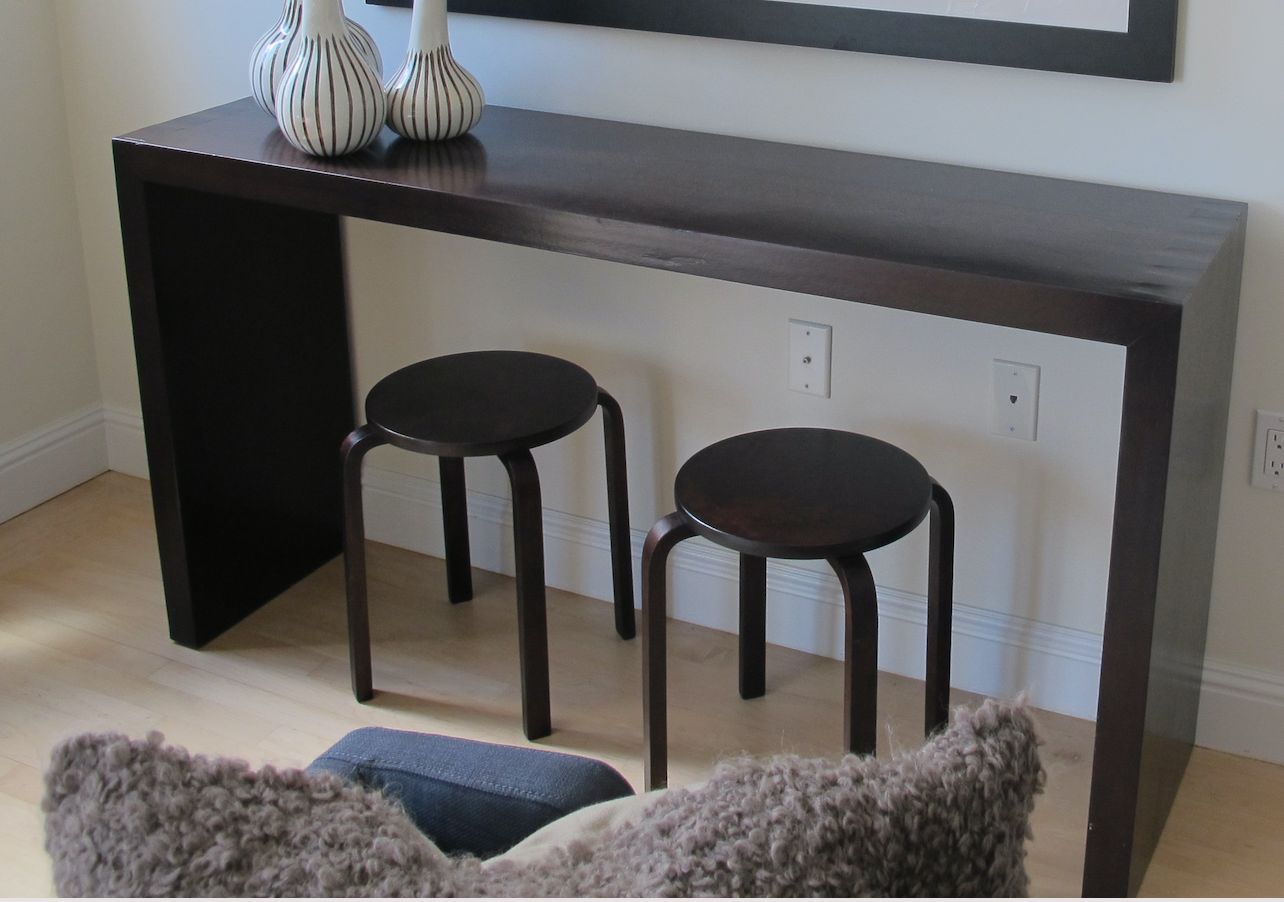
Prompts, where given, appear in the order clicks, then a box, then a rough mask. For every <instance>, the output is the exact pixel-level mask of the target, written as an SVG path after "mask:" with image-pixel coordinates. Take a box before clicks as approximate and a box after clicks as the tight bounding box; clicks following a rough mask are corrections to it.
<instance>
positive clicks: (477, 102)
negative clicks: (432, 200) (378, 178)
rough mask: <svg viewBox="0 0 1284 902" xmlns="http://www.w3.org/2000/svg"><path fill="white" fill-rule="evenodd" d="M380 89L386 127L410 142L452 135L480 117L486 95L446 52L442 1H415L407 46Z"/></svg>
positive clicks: (448, 51) (472, 126)
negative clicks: (383, 94)
mask: <svg viewBox="0 0 1284 902" xmlns="http://www.w3.org/2000/svg"><path fill="white" fill-rule="evenodd" d="M386 91H387V94H388V125H389V127H390V128H391V129H392V130H393V131H394V132H396V133H397V134H399V135H401V136H402V137H403V138H409V139H411V140H412V141H444V140H446V139H447V138H457V137H459V136H460V135H462V134H464V133H465V132H467V131H470V130H471V129H472V128H474V127H475V126H476V125H477V123H478V122H480V121H481V117H482V109H483V108H484V107H485V106H486V95H485V94H483V93H482V89H481V85H480V84H478V83H477V79H475V78H473V76H472V75H471V74H470V73H469V72H468V70H467V69H465V68H464V67H463V66H461V65H459V63H457V62H455V58H454V56H453V55H451V52H450V35H449V33H448V32H447V25H446V0H415V8H414V14H413V15H412V17H411V20H410V47H409V49H408V50H407V51H406V59H405V61H404V62H403V63H402V64H401V68H400V69H398V70H397V73H396V74H395V75H393V76H392V78H391V79H390V80H389V81H388V84H387V86H386Z"/></svg>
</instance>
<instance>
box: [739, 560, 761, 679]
mask: <svg viewBox="0 0 1284 902" xmlns="http://www.w3.org/2000/svg"><path fill="white" fill-rule="evenodd" d="M766 693H767V559H766V558H765V557H758V556H756V555H752V554H741V555H740V697H741V698H760V697H761V696H763V695H765V694H766Z"/></svg>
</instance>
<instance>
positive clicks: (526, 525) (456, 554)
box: [341, 388, 636, 739]
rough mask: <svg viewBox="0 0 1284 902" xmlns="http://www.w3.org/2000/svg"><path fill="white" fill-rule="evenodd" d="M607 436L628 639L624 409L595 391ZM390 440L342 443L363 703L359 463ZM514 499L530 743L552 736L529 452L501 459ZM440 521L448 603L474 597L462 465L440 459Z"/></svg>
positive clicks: (620, 606) (619, 613) (366, 686)
mask: <svg viewBox="0 0 1284 902" xmlns="http://www.w3.org/2000/svg"><path fill="white" fill-rule="evenodd" d="M598 405H599V406H600V407H601V408H602V412H603V419H604V423H605V433H606V467H607V505H608V507H609V509H610V510H609V519H610V532H611V564H612V574H613V578H614V583H615V586H614V588H615V624H616V631H617V632H618V633H619V635H620V636H621V637H622V638H624V639H631V638H633V635H634V633H635V629H636V627H635V624H634V614H633V567H632V555H631V550H632V549H631V545H630V537H629V512H628V473H627V470H626V468H625V454H624V416H623V413H622V411H621V410H620V406H619V404H618V403H617V402H616V401H615V399H614V398H612V397H611V396H610V395H609V394H608V393H607V392H606V391H605V390H603V389H601V388H599V389H598ZM382 444H386V441H385V440H384V439H383V438H381V437H380V436H378V435H377V434H375V432H374V431H373V430H372V429H370V427H369V426H362V427H360V428H358V429H357V430H355V431H354V432H353V433H352V434H351V435H349V436H348V438H347V439H346V440H345V441H344V443H343V448H342V452H341V456H342V460H343V485H344V542H343V548H344V561H345V572H346V581H347V597H348V645H349V660H350V662H351V671H352V692H353V695H355V696H356V698H357V700H358V701H362V702H364V701H369V700H370V699H371V698H372V697H373V696H374V687H373V678H372V674H371V662H370V616H369V606H368V601H367V582H366V565H365V523H364V519H363V505H362V493H361V462H362V460H363V458H364V457H365V455H366V453H367V452H368V451H369V450H370V449H371V448H375V447H378V446H379V445H382ZM499 459H500V461H501V462H502V463H503V464H504V468H505V470H506V471H507V472H508V478H509V484H510V485H511V487H512V496H513V539H514V556H515V558H516V562H517V635H518V651H519V657H520V669H521V679H522V729H523V732H524V733H525V735H526V738H528V739H540V738H543V737H544V736H547V735H549V734H550V733H551V732H552V719H551V715H550V711H549V708H550V705H549V689H548V682H549V679H548V616H547V609H546V595H545V582H544V513H543V500H542V496H541V493H540V484H539V472H538V470H537V469H536V467H535V459H534V458H533V457H532V456H531V453H530V451H529V450H526V449H519V450H516V451H511V452H509V453H507V454H503V455H500V458H499ZM439 470H440V473H441V493H442V517H443V521H444V533H445V546H446V580H447V589H448V594H449V597H450V600H451V603H453V604H457V603H459V602H463V601H468V600H469V599H471V598H472V594H473V590H472V567H471V555H470V551H469V542H468V504H467V488H466V484H465V480H464V461H463V459H462V458H458V457H442V458H439Z"/></svg>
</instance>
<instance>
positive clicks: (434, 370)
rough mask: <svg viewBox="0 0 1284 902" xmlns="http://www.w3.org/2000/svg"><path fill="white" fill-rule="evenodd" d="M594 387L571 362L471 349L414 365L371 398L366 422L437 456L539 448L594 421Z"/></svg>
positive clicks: (390, 378) (383, 382) (404, 445)
mask: <svg viewBox="0 0 1284 902" xmlns="http://www.w3.org/2000/svg"><path fill="white" fill-rule="evenodd" d="M597 392H598V388H597V382H596V380H594V378H593V377H592V375H590V374H589V372H588V371H587V370H585V369H584V368H583V367H580V366H577V365H576V364H574V363H571V362H570V361H568V360H562V359H561V358H558V357H550V356H548V355H547V354H535V353H532V352H529V351H469V352H466V353H463V354H449V355H446V356H444V357H434V358H432V359H429V360H423V361H420V362H419V363H414V364H411V365H410V366H407V367H404V368H402V369H400V370H397V371H396V372H394V373H391V374H389V375H388V376H386V377H384V378H383V379H381V380H380V381H379V382H378V384H376V385H375V387H374V388H372V389H371V390H370V393H369V395H367V396H366V420H367V422H368V423H369V424H370V426H371V427H372V428H373V429H374V430H375V431H376V432H377V433H379V434H380V435H382V437H383V438H385V439H386V440H387V441H388V442H390V443H391V444H394V445H397V446H399V447H402V448H407V449H409V450H411V451H419V452H422V453H426V454H434V455H437V456H439V457H478V456H483V455H501V454H505V453H507V452H509V451H515V450H518V449H521V448H537V447H539V446H540V445H544V444H547V443H549V442H552V441H556V440H557V439H559V438H562V437H563V436H566V435H570V434H571V433H572V432H574V431H575V430H577V429H579V428H580V427H581V426H583V425H584V424H585V423H587V422H588V421H589V419H590V418H591V417H592V416H593V413H594V412H595V411H596V409H597V402H598V394H597Z"/></svg>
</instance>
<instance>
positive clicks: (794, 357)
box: [789, 319, 833, 398]
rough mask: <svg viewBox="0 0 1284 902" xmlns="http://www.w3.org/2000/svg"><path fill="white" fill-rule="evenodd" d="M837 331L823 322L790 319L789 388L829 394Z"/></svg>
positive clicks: (826, 396) (825, 396) (810, 392)
mask: <svg viewBox="0 0 1284 902" xmlns="http://www.w3.org/2000/svg"><path fill="white" fill-rule="evenodd" d="M832 335H833V330H832V329H831V328H830V327H829V326H822V325H820V324H819V323H805V322H803V321H802V320H798V319H791V320H790V321H789V390H790V391H799V392H803V393H804V394H808V395H819V396H820V397H822V398H828V397H829V351H830V348H831V346H832Z"/></svg>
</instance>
